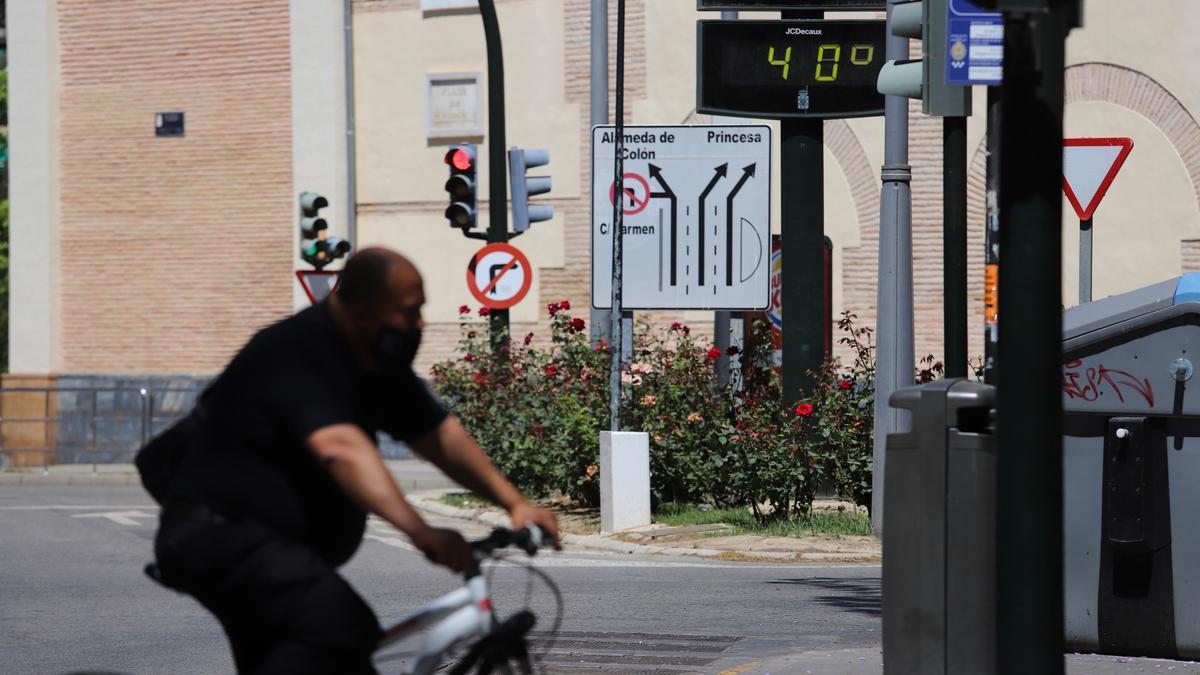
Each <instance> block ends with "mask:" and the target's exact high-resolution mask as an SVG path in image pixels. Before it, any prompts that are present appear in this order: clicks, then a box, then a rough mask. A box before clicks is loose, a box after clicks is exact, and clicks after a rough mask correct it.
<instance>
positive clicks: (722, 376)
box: [713, 10, 738, 385]
mask: <svg viewBox="0 0 1200 675" xmlns="http://www.w3.org/2000/svg"><path fill="white" fill-rule="evenodd" d="M737 18H738V13H737V12H736V11H730V10H725V11H723V12H721V19H722V20H724V21H736V20H737ZM718 121H723V118H721V117H720V116H715V117H713V123H714V124H716V123H718ZM731 317H732V313H731V312H727V311H724V310H717V311H716V312H715V313H714V314H713V342H714V343H715V344H716V347H717V349H719V350H721V355H720V356H719V357H717V360H716V363H715V364H714V367H715V368H716V369H717V382H718V383H719V384H722V385H726V384H729V381H730V378H729V353H728V351H729V344H730V342H729V338H730V334H729V329H730V321H731Z"/></svg>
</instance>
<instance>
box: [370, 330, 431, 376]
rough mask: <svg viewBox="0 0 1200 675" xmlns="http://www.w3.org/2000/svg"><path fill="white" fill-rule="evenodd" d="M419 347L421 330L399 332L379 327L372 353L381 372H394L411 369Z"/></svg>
mask: <svg viewBox="0 0 1200 675" xmlns="http://www.w3.org/2000/svg"><path fill="white" fill-rule="evenodd" d="M420 346H421V330H420V329H415V330H400V329H398V328H393V327H391V326H387V325H384V326H380V327H379V335H377V336H376V337H375V345H374V348H373V350H372V351H373V352H374V354H375V358H376V359H378V360H379V364H380V365H381V366H382V368H383V370H385V371H388V372H395V371H401V370H406V369H408V368H411V367H412V362H413V359H415V358H416V357H417V349H418V348H419V347H420Z"/></svg>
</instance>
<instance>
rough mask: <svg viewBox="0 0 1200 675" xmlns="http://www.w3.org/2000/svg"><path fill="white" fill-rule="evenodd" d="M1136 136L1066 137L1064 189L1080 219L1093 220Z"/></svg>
mask: <svg viewBox="0 0 1200 675" xmlns="http://www.w3.org/2000/svg"><path fill="white" fill-rule="evenodd" d="M1131 150H1133V139H1132V138H1064V139H1063V191H1064V192H1066V193H1067V201H1069V202H1071V207H1072V208H1074V209H1075V213H1076V214H1077V215H1078V216H1079V219H1080V220H1091V219H1092V214H1094V213H1095V212H1096V207H1097V206H1100V200H1102V199H1104V194H1105V193H1106V192H1108V187H1109V186H1110V185H1112V182H1113V179H1114V178H1116V177H1117V172H1118V171H1120V170H1121V165H1123V164H1124V163H1125V158H1126V157H1128V156H1129V153H1130V151H1131Z"/></svg>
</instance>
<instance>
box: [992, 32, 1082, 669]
mask: <svg viewBox="0 0 1200 675" xmlns="http://www.w3.org/2000/svg"><path fill="white" fill-rule="evenodd" d="M1064 14H1065V12H1064V11H1063V10H1062V9H1047V10H1045V11H1041V12H1011V13H1008V14H1006V15H1005V22H1004V88H1005V91H1004V102H1003V106H1004V113H1003V122H1004V131H1003V134H1002V136H1001V139H1000V140H1001V154H1000V213H1002V214H1003V216H1004V227H1003V228H1001V229H1000V250H1001V251H1003V252H1004V266H1003V267H1002V268H1001V269H1000V339H999V345H998V346H999V352H1000V353H999V363H998V366H999V374H998V376H999V379H1000V383H1001V386H1000V389H999V397H998V423H999V436H1000V439H999V448H998V450H997V453H996V469H997V478H996V488H997V489H996V492H997V514H998V517H997V536H996V544H997V561H996V572H997V574H996V576H997V593H998V595H997V598H998V601H997V605H998V608H999V611H998V617H997V618H998V630H997V643H996V652H997V654H998V661H999V663H998V665H997V668H996V672H999V673H1062V672H1063V522H1062V514H1063V503H1062V499H1063V490H1062V481H1063V464H1062V389H1061V384H1062V383H1061V378H1062V175H1061V174H1062V136H1063V134H1062V131H1063V70H1064V61H1065V53H1064V52H1065V49H1064V47H1065V39H1066V33H1067V28H1066V21H1065V20H1064Z"/></svg>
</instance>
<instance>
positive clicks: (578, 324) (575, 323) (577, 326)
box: [571, 317, 587, 333]
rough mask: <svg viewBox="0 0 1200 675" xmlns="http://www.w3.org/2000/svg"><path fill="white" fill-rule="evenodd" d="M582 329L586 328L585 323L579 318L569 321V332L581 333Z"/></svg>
mask: <svg viewBox="0 0 1200 675" xmlns="http://www.w3.org/2000/svg"><path fill="white" fill-rule="evenodd" d="M584 328H587V323H586V322H585V321H584V320H583V319H581V318H579V317H575V318H574V319H571V330H573V331H575V332H576V333H578V332H580V331H582V330H583V329H584Z"/></svg>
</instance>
